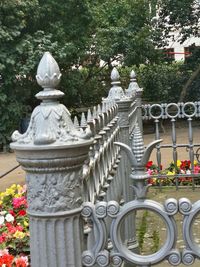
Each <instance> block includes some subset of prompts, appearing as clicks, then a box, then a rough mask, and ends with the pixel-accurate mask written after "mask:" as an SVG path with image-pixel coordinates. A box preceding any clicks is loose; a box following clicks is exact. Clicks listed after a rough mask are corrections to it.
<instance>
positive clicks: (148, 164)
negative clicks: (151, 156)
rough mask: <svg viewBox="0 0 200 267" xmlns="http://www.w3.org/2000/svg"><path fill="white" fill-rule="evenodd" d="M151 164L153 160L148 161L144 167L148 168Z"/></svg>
mask: <svg viewBox="0 0 200 267" xmlns="http://www.w3.org/2000/svg"><path fill="white" fill-rule="evenodd" d="M152 165H153V161H148V162H147V165H146V168H147V169H150V168H151V166H152Z"/></svg>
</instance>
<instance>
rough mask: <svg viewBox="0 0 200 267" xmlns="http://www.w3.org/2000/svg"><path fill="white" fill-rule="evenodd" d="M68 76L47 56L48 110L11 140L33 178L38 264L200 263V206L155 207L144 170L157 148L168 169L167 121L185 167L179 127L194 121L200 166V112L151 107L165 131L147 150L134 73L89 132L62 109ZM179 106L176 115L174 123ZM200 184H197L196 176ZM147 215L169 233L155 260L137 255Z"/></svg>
mask: <svg viewBox="0 0 200 267" xmlns="http://www.w3.org/2000/svg"><path fill="white" fill-rule="evenodd" d="M60 77H61V74H60V70H59V67H58V65H57V63H56V61H55V60H54V58H53V57H52V56H51V54H50V53H48V52H46V53H45V54H44V56H43V58H42V59H41V61H40V64H39V66H38V70H37V75H36V79H37V82H38V84H39V85H40V86H41V87H43V90H42V91H41V92H39V93H38V94H37V95H36V97H37V98H38V99H40V100H42V103H41V104H40V105H39V106H38V107H36V108H35V110H34V111H33V113H32V116H31V120H30V124H29V127H28V129H27V131H26V132H25V133H24V134H20V133H19V132H14V133H13V136H12V139H13V143H11V147H12V149H14V150H15V152H16V157H17V160H18V162H19V163H20V164H21V165H22V167H23V168H24V170H25V171H26V182H27V188H28V205H29V207H28V214H29V217H30V236H31V239H30V240H31V241H30V248H31V266H32V267H81V266H96V265H98V266H101V267H102V266H133V265H137V266H143V267H146V266H151V265H156V264H157V263H159V262H162V261H163V260H165V259H168V261H169V263H170V264H172V265H174V266H176V265H179V264H180V263H181V262H182V263H184V264H185V265H190V264H192V263H193V262H194V260H195V258H200V249H199V247H198V245H197V244H196V243H195V240H194V238H193V235H192V226H193V223H194V220H195V218H196V216H197V215H198V213H199V212H200V202H199V201H197V202H196V203H194V204H191V203H190V201H189V200H188V199H185V198H182V199H180V200H179V201H177V200H175V199H171V198H170V199H167V200H166V201H165V203H164V204H163V205H162V204H160V203H158V202H157V201H152V200H148V199H146V194H147V190H148V188H149V185H148V184H147V180H148V179H149V175H148V174H147V172H146V169H145V166H146V163H147V162H148V160H149V157H150V154H151V152H152V150H153V148H154V147H156V149H157V152H156V154H157V160H158V166H160V163H161V148H164V146H163V145H161V141H162V140H161V139H159V137H160V135H159V126H158V124H159V120H160V119H161V118H162V116H165V117H166V116H168V117H169V118H170V119H171V124H172V126H171V127H172V132H173V134H172V145H170V147H172V149H173V160H174V162H175V164H176V162H177V147H178V144H177V142H176V132H175V122H176V118H177V117H178V116H179V115H180V116H182V114H183V115H184V116H186V117H187V119H188V125H189V137H188V140H189V144H188V145H187V146H188V148H189V155H190V159H191V162H193V160H194V154H195V153H194V146H195V145H194V144H193V139H192V118H193V116H196V112H197V110H199V106H198V105H199V103H197V104H191V103H186V104H180V105H176V104H169V105H165V106H161V105H159V106H158V105H154V107H158V108H159V109H160V110H161V111H160V114H156V115H152V114H153V113H152V109H153V107H152V106H145V107H144V109H145V112H146V113H145V114H144V117H145V116H146V117H145V118H147V117H148V116H150V117H151V116H153V117H152V118H153V119H154V120H155V125H156V140H155V141H153V142H152V143H150V144H149V145H148V146H147V147H145V146H144V142H143V136H142V123H141V121H142V116H141V114H142V110H141V94H142V89H140V88H139V86H138V85H137V83H136V80H135V74H134V72H132V73H131V81H130V85H129V88H128V89H127V90H126V91H125V92H126V93H124V91H123V89H122V88H121V87H120V81H119V73H118V72H117V70H116V69H114V70H113V71H112V74H111V80H112V87H111V89H110V91H109V95H108V97H107V98H105V99H103V101H102V104H101V105H100V106H98V107H94V109H93V111H92V112H91V111H90V110H88V112H87V116H85V114H82V119H81V122H80V124H79V122H78V121H77V119H75V120H74V122H72V120H71V116H70V113H69V112H68V110H67V109H66V107H65V106H64V105H62V104H60V103H59V101H58V100H59V98H60V97H62V96H63V93H62V92H61V91H59V90H58V89H56V87H57V86H58V84H59V81H60ZM190 105H191V106H193V108H194V109H195V112H193V113H194V114H189V113H187V108H186V107H188V106H190ZM196 105H197V106H196ZM172 106H173V107H176V108H177V112H176V113H175V114H172V115H170V114H171V113H169V108H170V107H172ZM148 110H150V111H148ZM148 112H149V113H148ZM148 114H150V115H148ZM86 117H87V118H86ZM130 137H131V138H130ZM130 139H131V141H130ZM119 147H121V150H120V149H119ZM158 176H161V173H159V174H158ZM191 176H192V177H194V176H193V173H192V174H191ZM139 210H149V211H153V212H154V213H155V214H156V215H157V216H158V217H160V218H161V219H162V220H163V222H164V224H165V225H166V232H167V239H166V241H165V242H164V245H163V246H162V247H161V248H160V249H158V251H156V252H153V253H151V254H150V255H140V254H139V253H138V250H137V240H136V236H135V231H136V230H135V214H136V213H137V212H138V211H139ZM177 213H181V214H182V215H183V217H184V222H183V227H182V232H183V236H184V240H185V246H186V247H185V249H184V250H183V251H180V250H177V249H176V238H177V230H176V222H175V219H174V216H175V214H177ZM84 230H85V232H84Z"/></svg>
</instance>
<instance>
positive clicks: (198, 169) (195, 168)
mask: <svg viewBox="0 0 200 267" xmlns="http://www.w3.org/2000/svg"><path fill="white" fill-rule="evenodd" d="M194 173H200V167H199V166H198V165H196V166H194Z"/></svg>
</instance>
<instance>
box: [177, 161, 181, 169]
mask: <svg viewBox="0 0 200 267" xmlns="http://www.w3.org/2000/svg"><path fill="white" fill-rule="evenodd" d="M180 166H181V161H180V160H179V159H178V160H177V167H180Z"/></svg>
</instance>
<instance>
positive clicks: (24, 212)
mask: <svg viewBox="0 0 200 267" xmlns="http://www.w3.org/2000/svg"><path fill="white" fill-rule="evenodd" d="M18 215H19V216H25V215H26V211H25V210H20V211H19V213H18Z"/></svg>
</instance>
